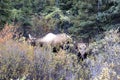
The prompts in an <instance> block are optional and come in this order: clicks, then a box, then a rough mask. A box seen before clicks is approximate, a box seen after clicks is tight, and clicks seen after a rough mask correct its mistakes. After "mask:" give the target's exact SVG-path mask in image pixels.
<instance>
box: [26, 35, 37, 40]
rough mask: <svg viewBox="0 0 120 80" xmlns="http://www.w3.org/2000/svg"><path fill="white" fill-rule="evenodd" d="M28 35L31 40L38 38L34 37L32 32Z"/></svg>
mask: <svg viewBox="0 0 120 80" xmlns="http://www.w3.org/2000/svg"><path fill="white" fill-rule="evenodd" d="M28 37H29V39H30V40H34V39H36V38H34V37H32V36H31V35H30V34H28Z"/></svg>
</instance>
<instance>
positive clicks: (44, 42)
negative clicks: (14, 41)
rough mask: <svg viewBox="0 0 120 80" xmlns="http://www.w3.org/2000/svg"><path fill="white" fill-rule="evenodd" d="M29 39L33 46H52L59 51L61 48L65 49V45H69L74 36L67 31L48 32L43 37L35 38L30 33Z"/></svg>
mask: <svg viewBox="0 0 120 80" xmlns="http://www.w3.org/2000/svg"><path fill="white" fill-rule="evenodd" d="M29 39H30V41H29V42H30V44H31V45H33V46H40V47H44V46H51V47H53V49H56V50H55V52H56V51H58V50H59V49H60V48H62V49H64V45H68V44H69V43H72V38H71V37H70V36H69V35H67V34H66V33H61V34H53V33H48V34H47V35H45V36H44V37H42V38H38V39H37V38H33V37H32V36H31V35H30V34H29Z"/></svg>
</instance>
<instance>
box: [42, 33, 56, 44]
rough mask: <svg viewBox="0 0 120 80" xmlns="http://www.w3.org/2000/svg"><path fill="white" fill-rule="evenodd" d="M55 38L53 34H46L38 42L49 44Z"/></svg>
mask: <svg viewBox="0 0 120 80" xmlns="http://www.w3.org/2000/svg"><path fill="white" fill-rule="evenodd" d="M55 38H56V35H55V34H53V33H48V34H47V35H46V36H44V37H43V38H41V40H40V42H46V43H49V42H51V41H52V40H54V39H55Z"/></svg>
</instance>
